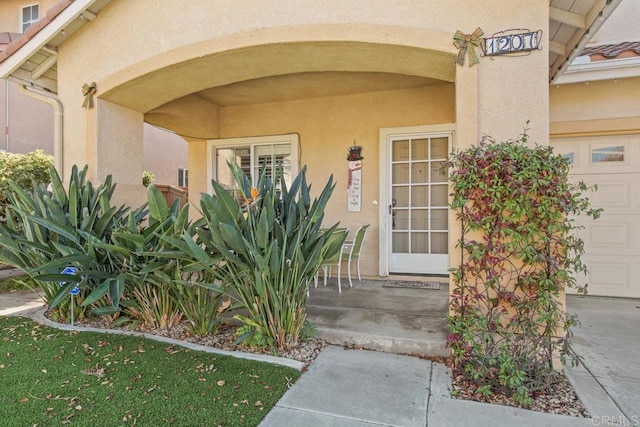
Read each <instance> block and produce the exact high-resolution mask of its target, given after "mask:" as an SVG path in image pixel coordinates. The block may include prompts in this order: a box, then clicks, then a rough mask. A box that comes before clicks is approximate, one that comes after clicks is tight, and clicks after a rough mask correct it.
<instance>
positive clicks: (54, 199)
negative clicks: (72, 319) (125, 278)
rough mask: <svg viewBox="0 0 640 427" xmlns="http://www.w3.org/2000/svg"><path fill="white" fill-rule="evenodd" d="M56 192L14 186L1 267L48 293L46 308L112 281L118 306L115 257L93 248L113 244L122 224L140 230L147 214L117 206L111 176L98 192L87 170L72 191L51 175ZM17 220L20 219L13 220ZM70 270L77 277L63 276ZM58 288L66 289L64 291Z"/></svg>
mask: <svg viewBox="0 0 640 427" xmlns="http://www.w3.org/2000/svg"><path fill="white" fill-rule="evenodd" d="M49 174H50V176H51V190H48V189H47V187H45V185H43V184H41V185H38V186H35V187H34V188H33V190H32V191H31V192H28V191H26V190H24V189H23V188H21V187H20V186H19V185H17V184H16V183H15V182H11V183H10V192H9V194H8V197H9V201H10V204H9V205H8V207H7V208H6V209H7V211H6V215H5V216H6V218H7V222H6V224H4V225H2V226H0V261H2V262H4V263H5V264H8V265H12V266H14V267H17V268H19V269H21V270H23V271H24V272H25V273H27V274H29V275H30V276H31V277H32V278H33V279H35V280H36V282H37V283H38V284H39V285H40V286H41V287H42V288H43V289H44V290H45V295H46V296H48V300H47V303H48V304H49V306H50V307H52V308H53V307H55V306H57V305H58V304H60V302H61V301H62V300H63V299H65V298H66V297H67V296H68V293H69V291H70V290H71V289H73V287H74V286H76V285H79V286H80V288H81V294H80V299H82V298H83V297H84V296H86V295H87V294H88V293H89V292H90V291H92V290H93V289H95V288H97V287H99V286H100V285H101V284H103V283H105V281H107V282H108V283H109V284H110V285H111V291H112V292H111V293H112V296H113V297H114V300H115V301H118V300H119V295H120V294H119V292H118V291H119V290H118V289H117V287H116V286H114V285H113V281H112V280H113V279H115V278H117V277H118V275H119V274H120V273H121V271H120V270H119V265H118V264H117V263H115V262H114V260H113V259H112V257H111V254H109V253H105V252H103V251H97V250H96V247H95V245H94V244H93V243H95V242H109V241H111V238H112V235H113V232H114V230H116V229H118V228H119V227H120V226H121V225H122V224H134V225H135V226H137V225H139V224H140V223H141V221H142V219H143V218H144V216H145V208H144V206H143V207H140V208H138V209H136V210H133V211H131V210H130V209H129V208H127V207H124V206H120V207H116V206H112V204H111V198H112V196H113V192H114V190H115V184H113V183H112V180H111V177H110V176H108V177H107V178H106V179H105V180H104V182H103V183H102V184H100V185H98V186H97V187H94V186H93V185H92V184H91V182H89V181H88V180H87V167H86V166H85V167H84V169H83V170H81V171H80V170H78V168H77V167H76V166H74V167H73V169H72V171H71V176H70V181H69V189H68V191H67V190H65V187H64V186H63V184H62V180H61V179H60V176H59V175H58V173H57V172H56V170H55V169H54V168H51V169H50V172H49ZM14 218H15V219H14ZM67 266H74V267H76V268H77V269H78V273H77V274H72V275H62V274H60V271H61V270H62V269H63V268H64V267H67ZM59 283H66V285H65V286H62V287H60V286H59Z"/></svg>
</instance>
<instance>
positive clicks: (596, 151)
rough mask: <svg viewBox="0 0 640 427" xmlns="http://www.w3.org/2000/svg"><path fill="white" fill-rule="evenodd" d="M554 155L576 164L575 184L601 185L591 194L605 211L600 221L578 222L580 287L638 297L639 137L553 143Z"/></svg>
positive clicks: (590, 290) (601, 292) (594, 292)
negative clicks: (581, 247) (582, 246)
mask: <svg viewBox="0 0 640 427" xmlns="http://www.w3.org/2000/svg"><path fill="white" fill-rule="evenodd" d="M551 143H552V145H553V146H554V147H555V150H556V152H558V153H560V154H562V155H564V156H566V157H568V158H569V160H570V161H572V162H573V168H572V172H571V176H572V179H573V180H574V181H579V180H582V181H584V182H585V183H587V184H588V185H593V184H597V186H598V190H597V191H596V192H593V193H590V194H589V195H588V197H589V199H590V200H591V204H592V206H593V207H596V208H603V209H604V212H603V213H602V215H601V216H600V219H598V220H595V221H594V220H591V219H586V218H583V217H579V218H577V220H576V222H577V223H578V224H580V225H582V226H584V229H583V230H581V231H580V232H579V235H580V237H581V238H582V239H583V240H584V242H585V256H584V258H583V259H584V261H585V263H586V264H587V267H588V268H589V274H588V275H587V276H586V277H585V276H584V275H582V274H581V275H579V277H577V278H576V279H577V281H578V283H580V284H585V283H586V284H588V285H589V286H588V292H589V295H603V296H616V297H634V298H640V135H625V136H607V137H588V138H570V139H569V138H568V139H554V140H552V141H551Z"/></svg>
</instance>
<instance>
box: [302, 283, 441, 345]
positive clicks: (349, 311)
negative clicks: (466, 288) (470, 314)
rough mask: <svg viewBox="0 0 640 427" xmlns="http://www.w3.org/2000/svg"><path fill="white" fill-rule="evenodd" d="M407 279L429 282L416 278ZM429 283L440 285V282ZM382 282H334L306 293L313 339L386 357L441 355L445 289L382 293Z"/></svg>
mask: <svg viewBox="0 0 640 427" xmlns="http://www.w3.org/2000/svg"><path fill="white" fill-rule="evenodd" d="M411 280H415V281H421V280H431V279H428V278H422V277H415V278H412V279H411ZM434 281H439V282H443V281H444V280H443V279H436V280H434ZM386 282H387V280H362V281H361V282H358V281H357V280H354V281H353V288H349V282H348V280H345V279H343V280H342V293H341V294H339V293H338V287H337V279H336V278H330V279H329V280H328V282H327V286H326V287H324V286H323V285H322V280H320V283H318V288H317V289H316V288H313V287H312V288H311V289H310V296H309V299H308V301H307V317H308V319H309V321H310V322H312V323H313V324H314V325H316V328H317V331H318V336H319V337H320V338H323V339H325V340H327V341H328V342H330V343H332V344H337V345H355V346H359V347H364V348H367V349H373V350H380V351H386V352H390V353H416V354H425V355H439V356H446V355H448V351H447V349H446V348H445V336H446V333H447V329H446V313H447V307H448V295H449V287H448V284H446V283H444V284H442V285H441V286H440V290H431V289H407V288H385V287H383V285H384V284H385V283H386Z"/></svg>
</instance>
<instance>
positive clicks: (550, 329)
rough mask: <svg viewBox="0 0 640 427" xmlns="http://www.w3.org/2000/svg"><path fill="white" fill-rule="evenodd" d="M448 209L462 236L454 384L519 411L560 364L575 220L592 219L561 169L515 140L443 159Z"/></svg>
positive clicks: (579, 188)
mask: <svg viewBox="0 0 640 427" xmlns="http://www.w3.org/2000/svg"><path fill="white" fill-rule="evenodd" d="M449 167H450V168H451V171H452V172H451V174H450V182H451V185H452V189H453V199H452V202H451V209H453V211H454V212H455V214H456V217H457V219H458V222H459V224H461V227H462V237H461V239H460V240H459V242H458V245H457V250H459V251H460V253H461V262H460V265H459V266H457V267H456V268H454V269H452V275H453V278H454V283H455V289H454V291H453V294H452V303H451V311H450V315H449V318H448V327H449V331H450V333H449V334H448V337H447V343H448V346H449V347H450V348H451V349H452V356H451V359H450V364H451V367H452V368H453V370H454V374H455V375H462V376H463V377H464V378H465V380H467V381H469V382H471V383H472V384H475V386H476V387H477V389H476V393H480V394H483V395H490V394H492V393H495V392H500V393H506V394H508V395H512V396H513V397H514V399H515V400H516V401H517V402H519V403H520V404H522V405H524V406H528V405H529V404H530V403H531V396H532V395H533V394H534V393H535V392H536V391H538V390H541V389H545V388H548V387H550V385H551V384H552V381H553V378H554V374H555V371H554V360H556V361H559V362H562V363H565V362H566V359H567V357H568V356H569V351H568V342H569V341H568V340H569V338H570V336H571V331H570V327H572V326H574V325H575V324H576V323H577V318H576V317H575V316H572V315H568V314H566V313H565V310H564V292H565V289H566V288H567V287H575V286H576V280H575V275H576V274H579V273H586V271H587V268H586V266H585V264H584V263H583V262H582V258H581V256H582V254H583V252H584V246H583V242H582V240H581V239H579V238H578V237H576V236H575V234H574V231H575V229H576V228H577V225H576V224H575V222H574V220H573V219H574V218H575V216H576V215H580V214H586V215H588V216H591V217H593V218H594V219H595V218H598V216H599V214H600V210H599V209H593V208H591V206H590V203H589V200H588V198H587V197H586V196H585V195H584V194H585V192H586V191H587V190H589V189H590V188H588V187H587V186H586V185H585V184H584V183H582V182H580V183H578V184H572V183H571V182H570V181H569V180H568V174H569V168H570V164H569V162H568V160H567V159H566V158H563V157H562V156H561V155H557V154H555V153H554V152H553V148H552V147H550V146H538V145H535V146H534V145H531V144H528V135H527V133H526V130H525V132H524V133H523V134H521V135H520V137H519V138H518V139H516V140H508V141H505V142H500V143H496V142H495V141H494V140H493V139H491V138H490V137H484V138H483V140H482V141H481V142H480V144H478V145H477V146H472V147H470V148H468V149H466V150H464V151H460V152H457V153H454V154H452V156H451V160H450V163H449Z"/></svg>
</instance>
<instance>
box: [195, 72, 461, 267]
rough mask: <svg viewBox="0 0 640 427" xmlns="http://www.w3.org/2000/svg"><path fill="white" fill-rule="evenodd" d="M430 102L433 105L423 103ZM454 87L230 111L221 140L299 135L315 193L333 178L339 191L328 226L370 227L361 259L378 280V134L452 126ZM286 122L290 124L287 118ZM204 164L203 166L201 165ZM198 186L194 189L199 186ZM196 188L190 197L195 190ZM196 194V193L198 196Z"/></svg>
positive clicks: (302, 161)
mask: <svg viewBox="0 0 640 427" xmlns="http://www.w3.org/2000/svg"><path fill="white" fill-rule="evenodd" d="M425 99H429V100H430V102H428V103H426V102H424V100H425ZM454 99H455V97H454V87H453V85H452V84H443V85H438V86H432V87H425V88H420V89H413V90H400V91H390V92H377V93H369V94H363V95H352V96H341V97H332V98H320V99H310V100H301V101H293V102H284V103H277V104H262V105H250V106H243V107H229V108H225V109H223V110H222V112H221V133H220V136H221V137H222V138H232V137H239V136H244V135H271V134H285V133H292V132H297V133H298V134H299V135H300V146H301V153H300V154H301V155H300V166H303V165H307V167H308V172H307V178H308V180H309V181H310V182H312V183H313V186H314V188H315V189H316V191H320V189H321V188H322V187H323V186H324V184H325V183H326V182H327V180H328V178H329V176H330V175H331V174H333V176H334V180H335V183H336V187H335V190H334V193H333V196H332V198H331V200H330V202H329V205H328V208H327V214H326V219H325V221H326V223H327V225H330V224H333V223H335V222H338V221H339V222H340V224H341V226H344V227H348V228H349V229H350V230H352V232H353V231H355V229H356V228H357V227H358V226H360V225H364V224H371V227H370V229H369V230H368V231H367V244H366V248H365V250H364V253H363V255H362V271H363V274H365V275H367V276H375V275H377V274H378V268H377V265H378V264H377V263H378V206H376V205H374V204H373V202H374V201H377V200H379V194H380V193H379V192H380V188H379V184H378V183H379V174H378V165H379V130H380V128H381V127H398V126H415V125H423V124H437V123H451V122H452V121H453V120H454V117H455V111H454ZM283 117H285V118H286V120H283V119H282V118H283ZM354 141H355V143H356V144H357V145H361V146H362V147H363V149H362V155H363V157H364V160H363V169H362V182H363V186H362V211H361V212H348V211H347V189H346V187H347V171H348V162H347V160H346V159H347V154H348V148H349V147H350V146H351V145H353V143H354ZM200 163H201V160H200ZM194 184H195V183H194ZM194 184H192V186H191V187H190V191H191V190H194V191H198V192H200V191H206V188H199V189H196V188H195V186H194ZM194 194H195V193H194Z"/></svg>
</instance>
